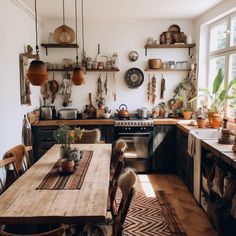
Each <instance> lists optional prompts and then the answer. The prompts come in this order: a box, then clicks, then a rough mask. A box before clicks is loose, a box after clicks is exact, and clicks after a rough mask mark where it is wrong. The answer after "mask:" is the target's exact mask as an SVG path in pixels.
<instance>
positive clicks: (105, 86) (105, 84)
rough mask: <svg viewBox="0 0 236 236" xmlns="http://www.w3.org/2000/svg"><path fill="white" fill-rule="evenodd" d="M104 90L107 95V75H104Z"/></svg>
mask: <svg viewBox="0 0 236 236" xmlns="http://www.w3.org/2000/svg"><path fill="white" fill-rule="evenodd" d="M104 90H105V95H107V73H106V79H105V82H104Z"/></svg>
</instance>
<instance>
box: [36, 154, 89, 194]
mask: <svg viewBox="0 0 236 236" xmlns="http://www.w3.org/2000/svg"><path fill="white" fill-rule="evenodd" d="M92 155H93V151H88V150H84V151H83V154H82V158H81V160H80V162H79V165H77V166H76V168H77V170H76V171H75V173H73V174H72V175H67V176H65V175H62V174H61V173H60V172H59V171H58V169H59V168H60V160H58V161H57V162H56V163H55V165H54V166H53V168H52V169H51V170H50V171H49V172H48V174H47V175H46V176H45V177H44V179H43V181H42V182H41V183H40V185H39V186H38V187H37V189H47V190H50V189H51V190H55V189H56V190H58V189H64V190H66V189H80V188H81V187H82V184H83V182H84V178H85V175H86V172H87V170H88V167H89V164H90V161H91V159H92Z"/></svg>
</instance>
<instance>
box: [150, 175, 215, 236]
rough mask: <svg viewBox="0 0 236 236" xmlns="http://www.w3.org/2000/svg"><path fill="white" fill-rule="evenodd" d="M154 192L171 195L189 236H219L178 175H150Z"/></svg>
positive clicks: (171, 199)
mask: <svg viewBox="0 0 236 236" xmlns="http://www.w3.org/2000/svg"><path fill="white" fill-rule="evenodd" d="M148 178H149V181H150V183H151V185H152V187H153V189H154V190H164V191H165V192H166V193H168V194H169V195H170V197H169V199H170V201H171V203H172V204H173V206H174V208H175V210H176V213H177V215H178V217H179V219H180V221H181V222H182V225H183V227H184V229H185V231H186V233H187V235H188V236H217V233H216V230H215V229H214V227H213V226H212V224H211V223H210V222H209V220H208V218H207V217H206V215H205V213H204V212H203V210H202V209H201V208H200V207H199V206H198V205H197V203H196V201H195V200H194V198H193V196H192V194H191V193H190V192H189V190H188V188H187V187H186V186H185V184H184V183H183V182H182V180H181V179H180V178H179V177H178V176H177V175H174V174H173V175H171V174H149V175H148Z"/></svg>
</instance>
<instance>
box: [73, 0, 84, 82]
mask: <svg viewBox="0 0 236 236" xmlns="http://www.w3.org/2000/svg"><path fill="white" fill-rule="evenodd" d="M81 2H82V6H81V9H82V33H83V0H81ZM75 31H76V33H75V40H76V45H77V44H78V38H77V37H78V36H77V0H75ZM71 80H72V82H73V84H74V85H77V86H80V85H82V84H84V83H85V80H84V72H83V70H81V68H80V67H79V62H78V47H77V46H76V62H75V68H74V69H73V74H72V79H71Z"/></svg>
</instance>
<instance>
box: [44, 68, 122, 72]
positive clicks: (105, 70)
mask: <svg viewBox="0 0 236 236" xmlns="http://www.w3.org/2000/svg"><path fill="white" fill-rule="evenodd" d="M47 70H48V71H73V69H47ZM90 71H91V72H118V71H120V70H119V69H102V70H99V69H86V72H90Z"/></svg>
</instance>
